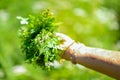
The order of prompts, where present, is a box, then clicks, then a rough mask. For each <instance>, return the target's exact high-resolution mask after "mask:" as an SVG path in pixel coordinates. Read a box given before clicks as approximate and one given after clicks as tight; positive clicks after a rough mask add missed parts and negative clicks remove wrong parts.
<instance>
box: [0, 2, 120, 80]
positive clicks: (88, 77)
mask: <svg viewBox="0 0 120 80" xmlns="http://www.w3.org/2000/svg"><path fill="white" fill-rule="evenodd" d="M119 8H120V5H119V0H0V80H114V79H113V78H110V77H108V76H106V75H104V74H101V73H99V72H96V71H93V70H91V69H88V68H85V67H83V66H81V65H74V64H71V63H70V62H68V61H65V62H63V63H59V64H58V63H56V65H55V68H54V70H51V71H44V70H42V69H41V68H40V67H39V66H36V65H32V64H27V63H25V62H24V54H22V51H21V49H20V39H19V37H18V35H19V34H18V33H19V29H20V27H21V26H24V25H21V24H20V21H19V20H18V19H17V18H16V17H17V16H22V17H25V18H26V17H28V15H30V14H32V15H36V14H39V12H40V11H42V10H44V9H50V10H51V11H52V12H53V14H54V16H55V18H56V20H57V22H60V27H59V32H62V33H64V34H66V35H68V36H70V37H71V38H72V39H74V40H75V41H77V42H81V43H84V44H85V45H87V46H91V47H99V48H105V49H111V50H120V35H119V34H120V10H119Z"/></svg>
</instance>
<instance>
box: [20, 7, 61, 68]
mask: <svg viewBox="0 0 120 80" xmlns="http://www.w3.org/2000/svg"><path fill="white" fill-rule="evenodd" d="M57 28H58V25H57V23H56V21H55V18H54V16H53V15H52V14H51V13H50V11H49V10H48V9H47V10H44V11H42V12H41V13H40V14H39V15H38V16H32V15H30V16H29V20H28V24H27V25H26V26H25V27H22V28H21V29H20V38H21V43H22V45H21V49H22V51H23V53H25V57H26V62H28V63H34V64H37V65H39V66H41V67H42V68H44V69H51V68H52V67H53V64H52V62H53V61H55V60H59V59H60V55H61V53H62V51H61V50H60V49H59V48H58V45H59V44H60V42H61V39H60V38H58V37H56V36H55V32H56V30H57Z"/></svg>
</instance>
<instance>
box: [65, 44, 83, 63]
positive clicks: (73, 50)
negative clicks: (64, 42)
mask: <svg viewBox="0 0 120 80" xmlns="http://www.w3.org/2000/svg"><path fill="white" fill-rule="evenodd" d="M83 47H85V46H84V44H81V43H75V42H74V43H73V44H72V45H70V46H69V47H68V48H67V49H66V51H65V54H67V55H69V56H68V59H69V60H70V61H71V62H72V63H73V64H76V63H77V61H76V59H77V56H78V55H79V54H80V51H79V50H80V49H81V48H83Z"/></svg>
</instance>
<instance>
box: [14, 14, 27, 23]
mask: <svg viewBox="0 0 120 80" xmlns="http://www.w3.org/2000/svg"><path fill="white" fill-rule="evenodd" d="M16 18H17V19H19V20H20V24H28V19H29V18H23V17H21V16H17V17H16Z"/></svg>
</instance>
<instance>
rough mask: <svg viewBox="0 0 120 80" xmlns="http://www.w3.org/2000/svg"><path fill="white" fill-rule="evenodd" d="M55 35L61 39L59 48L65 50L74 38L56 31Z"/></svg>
mask: <svg viewBox="0 0 120 80" xmlns="http://www.w3.org/2000/svg"><path fill="white" fill-rule="evenodd" d="M55 35H56V36H58V37H59V38H61V39H62V43H61V45H59V48H60V49H62V50H66V49H67V48H68V47H69V46H70V45H72V44H73V43H74V40H72V39H71V38H70V37H68V36H67V35H65V34H62V33H56V34H55Z"/></svg>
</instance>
